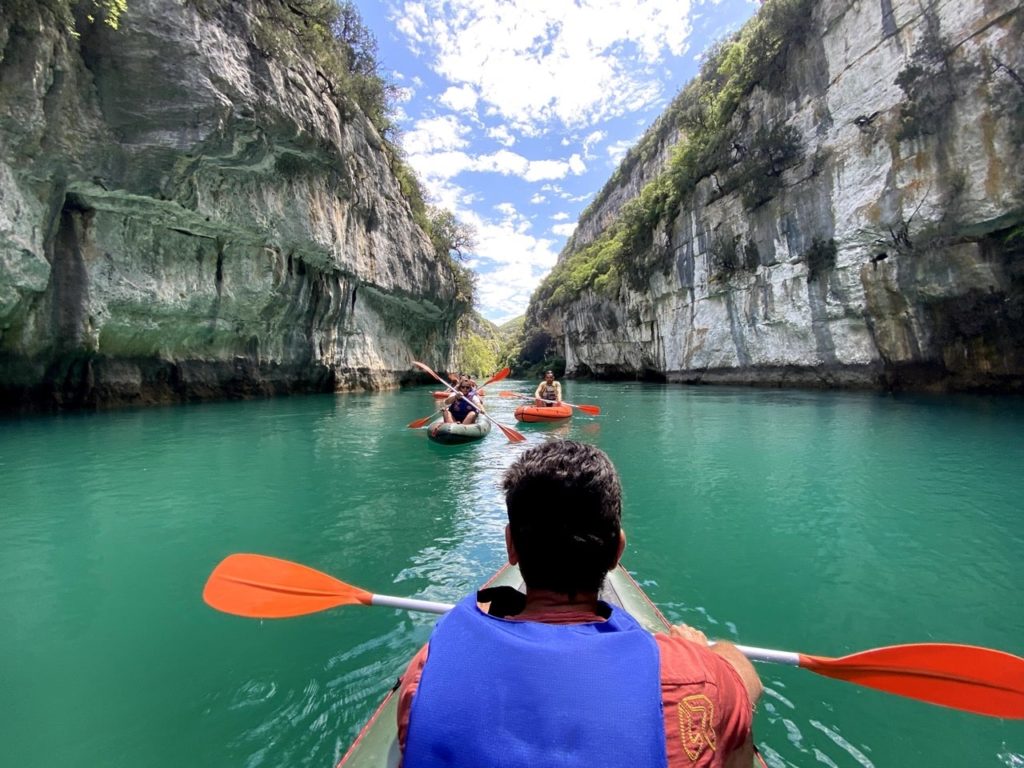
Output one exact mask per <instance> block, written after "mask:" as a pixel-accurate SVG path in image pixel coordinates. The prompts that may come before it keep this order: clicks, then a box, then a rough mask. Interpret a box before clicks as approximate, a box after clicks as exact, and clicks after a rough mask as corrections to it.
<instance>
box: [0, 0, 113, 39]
mask: <svg viewBox="0 0 1024 768" xmlns="http://www.w3.org/2000/svg"><path fill="white" fill-rule="evenodd" d="M2 8H3V13H4V15H5V16H8V17H9V18H11V19H13V20H17V19H19V18H26V15H27V13H28V12H32V13H39V12H42V13H46V14H51V15H52V16H53V18H54V20H55V21H56V22H57V23H58V24H62V25H63V26H64V27H66V28H67V30H68V31H69V32H70V33H71V34H72V35H77V33H76V32H75V31H74V30H75V12H76V10H78V9H81V11H82V14H83V16H84V18H85V19H86V21H88V22H89V23H90V24H95V23H96V22H97V21H100V22H102V23H103V24H106V25H107V26H108V27H112V28H113V29H117V28H118V25H119V24H120V23H121V15H122V14H123V13H124V12H125V11H127V10H128V0H4V1H3V3H2Z"/></svg>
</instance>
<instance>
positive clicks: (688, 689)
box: [398, 611, 753, 768]
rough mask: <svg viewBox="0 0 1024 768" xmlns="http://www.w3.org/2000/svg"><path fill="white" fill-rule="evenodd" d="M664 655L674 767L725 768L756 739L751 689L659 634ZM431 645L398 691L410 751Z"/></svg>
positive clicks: (557, 615)
mask: <svg viewBox="0 0 1024 768" xmlns="http://www.w3.org/2000/svg"><path fill="white" fill-rule="evenodd" d="M509 618H514V619H516V620H519V621H541V622H544V623H546V624H580V623H584V622H591V621H595V619H596V620H600V617H596V616H595V615H594V614H593V613H591V612H589V611H582V612H575V613H567V612H564V611H558V612H536V611H535V612H532V613H531V612H526V611H524V612H523V613H521V614H519V615H518V616H515V617H509ZM654 638H655V640H656V641H657V643H658V650H659V652H660V654H661V704H662V710H663V712H664V715H665V743H666V747H667V751H668V765H669V768H719V767H720V766H723V765H725V761H726V759H727V758H728V757H729V755H731V754H732V753H733V752H734V751H735V750H737V749H738V748H739V747H740V746H742V745H743V744H744V743H745V742H746V741H747V739H748V738H749V737H750V728H751V725H752V722H753V712H752V710H751V707H750V700H749V697H748V696H747V689H746V687H745V686H744V685H743V681H742V680H741V679H740V676H739V673H738V672H736V670H735V669H733V667H732V665H731V664H730V663H729V662H727V661H726V660H725V659H723V658H722V657H721V656H719V655H718V654H716V653H713V652H712V651H711V650H710V649H709V648H707V647H705V646H702V645H699V644H697V643H694V642H691V641H689V640H685V639H683V638H681V637H672V636H670V635H667V634H661V633H658V634H655V635H654ZM427 653H428V646H426V645H425V646H423V647H422V648H421V649H420V650H419V652H418V653H417V654H416V655H415V656H413V658H412V661H410V662H409V666H408V668H407V669H406V671H405V674H404V675H403V676H402V685H401V688H400V690H399V692H398V741H399V744H400V745H401V746H402V748H403V749H404V748H405V739H406V734H407V733H408V730H409V713H410V711H411V709H412V700H413V697H414V696H415V694H416V688H417V687H418V685H419V681H420V675H421V674H422V672H423V665H424V664H425V663H426V661H427Z"/></svg>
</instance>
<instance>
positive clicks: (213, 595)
mask: <svg viewBox="0 0 1024 768" xmlns="http://www.w3.org/2000/svg"><path fill="white" fill-rule="evenodd" d="M372 597H373V595H372V594H371V593H369V592H367V591H366V590H365V589H360V588H359V587H353V586H352V585H351V584H346V583H345V582H343V581H339V580H338V579H336V578H334V577H333V576H328V575H327V574H326V573H322V572H321V571H317V570H315V569H313V568H309V567H308V566H305V565H300V564H299V563H293V562H290V561H288V560H280V559H278V558H276V557H267V556H266V555H249V554H235V555H228V556H227V557H226V558H224V559H223V560H222V561H221V563H220V564H219V565H218V566H217V567H216V568H214V569H213V573H211V574H210V578H209V579H207V581H206V587H205V588H204V589H203V600H205V601H206V604H207V605H209V606H210V607H212V608H216V609H217V610H218V611H224V613H233V614H235V615H236V616H248V617H249V618H255V619H282V618H286V617H288V616H302V615H304V614H307V613H316V612H317V611H323V610H326V609H328V608H334V607H335V606H338V605H353V604H355V603H360V604H362V605H370V600H371V598H372Z"/></svg>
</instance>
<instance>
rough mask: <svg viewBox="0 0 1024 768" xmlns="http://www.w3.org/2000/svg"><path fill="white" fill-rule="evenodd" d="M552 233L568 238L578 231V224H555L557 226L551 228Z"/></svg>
mask: <svg viewBox="0 0 1024 768" xmlns="http://www.w3.org/2000/svg"><path fill="white" fill-rule="evenodd" d="M551 231H552V232H554V233H555V234H556V235H561V236H562V237H568V236H569V235H571V234H572V233H573V232H575V231H576V224H575V222H574V223H572V224H555V226H553V227H552V228H551Z"/></svg>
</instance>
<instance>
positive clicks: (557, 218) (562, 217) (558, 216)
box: [551, 211, 570, 221]
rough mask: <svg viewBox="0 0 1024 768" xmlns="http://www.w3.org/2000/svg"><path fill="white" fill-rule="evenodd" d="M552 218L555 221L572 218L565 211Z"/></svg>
mask: <svg viewBox="0 0 1024 768" xmlns="http://www.w3.org/2000/svg"><path fill="white" fill-rule="evenodd" d="M551 218H552V219H554V220H555V221H565V220H566V219H568V218H570V216H569V214H568V213H566V212H565V211H561V212H560V213H556V214H555V215H554V216H552V217H551Z"/></svg>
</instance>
